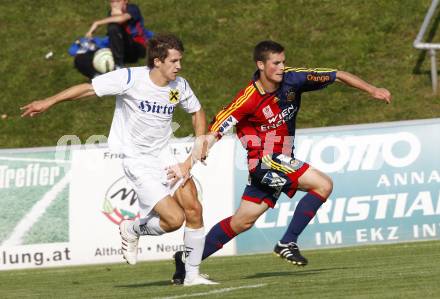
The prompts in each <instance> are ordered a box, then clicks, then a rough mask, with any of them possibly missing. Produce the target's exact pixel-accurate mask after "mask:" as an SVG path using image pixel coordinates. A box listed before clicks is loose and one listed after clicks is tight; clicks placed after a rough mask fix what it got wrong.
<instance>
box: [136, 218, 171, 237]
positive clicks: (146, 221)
mask: <svg viewBox="0 0 440 299" xmlns="http://www.w3.org/2000/svg"><path fill="white" fill-rule="evenodd" d="M131 228H133V232H132V233H134V234H136V235H138V236H147V235H148V236H160V235H162V234H164V233H165V231H164V230H163V229H162V228H161V227H160V218H159V216H158V215H157V214H155V215H148V217H147V218H143V219H136V220H135V221H134V223H133V226H130V227H129V228H128V230H129V232H130V233H131V231H130V230H131Z"/></svg>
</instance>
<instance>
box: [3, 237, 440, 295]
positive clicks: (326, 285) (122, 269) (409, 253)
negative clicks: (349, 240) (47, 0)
mask: <svg viewBox="0 0 440 299" xmlns="http://www.w3.org/2000/svg"><path fill="white" fill-rule="evenodd" d="M439 249H440V241H429V242H416V243H404V244H393V245H382V246H363V247H357V248H354V247H353V248H343V249H327V250H319V251H317V250H315V251H304V253H305V255H306V256H307V257H308V258H309V260H310V264H309V265H308V266H307V267H304V268H297V267H295V266H292V265H290V264H288V263H286V262H284V261H282V260H281V259H280V258H278V257H276V256H274V255H272V254H259V255H245V256H236V257H218V258H211V259H208V260H207V261H206V262H204V264H203V266H202V271H203V272H206V273H209V275H210V277H211V278H212V279H214V280H216V281H218V282H220V285H218V286H197V287H191V288H187V287H181V286H172V285H170V282H169V279H170V275H171V274H172V271H173V269H174V267H173V264H172V262H171V261H160V262H144V263H140V264H138V265H136V266H134V267H133V266H128V265H125V264H116V265H115V264H113V265H99V266H87V267H68V268H67V267H66V268H52V269H36V270H25V271H5V272H0V281H1V287H0V298H438V296H439V294H440V285H439V283H438V281H439V280H438V278H439V277H440V250H439Z"/></svg>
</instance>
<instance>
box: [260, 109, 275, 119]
mask: <svg viewBox="0 0 440 299" xmlns="http://www.w3.org/2000/svg"><path fill="white" fill-rule="evenodd" d="M263 114H264V116H265V117H266V119H267V118H270V117H273V116H274V114H273V111H272V109H270V106H266V107H264V108H263Z"/></svg>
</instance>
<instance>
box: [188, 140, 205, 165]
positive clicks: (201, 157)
mask: <svg viewBox="0 0 440 299" xmlns="http://www.w3.org/2000/svg"><path fill="white" fill-rule="evenodd" d="M207 157H208V141H207V140H206V138H205V136H198V137H197V138H196V140H195V142H194V146H193V150H192V152H191V158H192V162H193V164H194V163H195V162H196V161H200V162H202V164H203V165H206V158H207Z"/></svg>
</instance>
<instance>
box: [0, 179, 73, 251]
mask: <svg viewBox="0 0 440 299" xmlns="http://www.w3.org/2000/svg"><path fill="white" fill-rule="evenodd" d="M69 181H70V171H69V172H68V173H66V175H65V176H64V177H63V178H62V179H61V180H60V181H59V182H58V183H56V184H55V185H54V186H53V187H52V188H51V189H50V190H49V191H47V192H46V194H44V196H43V197H42V198H41V199H40V200H39V201H37V203H35V204H34V206H33V207H32V209H31V210H30V211H29V212H28V213H27V214H26V215H25V216H24V217H23V218H22V219H21V221H20V222H19V223H18V224H17V226H16V227H15V228H14V230H13V231H12V234H11V235H10V236H9V238H8V239H6V240H4V241H3V243H2V244H1V246H14V245H20V244H21V243H22V242H23V240H22V238H23V236H24V235H25V234H26V233H27V232H28V231H29V229H31V228H32V226H33V225H34V224H35V223H36V222H37V221H38V219H40V217H41V216H42V215H43V214H44V213H45V212H46V210H47V208H48V207H49V206H50V205H51V204H52V202H53V201H54V200H55V199H56V198H57V195H58V194H59V193H60V192H61V191H63V189H64V188H65V187H66V185H67V184H68V183H69Z"/></svg>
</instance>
